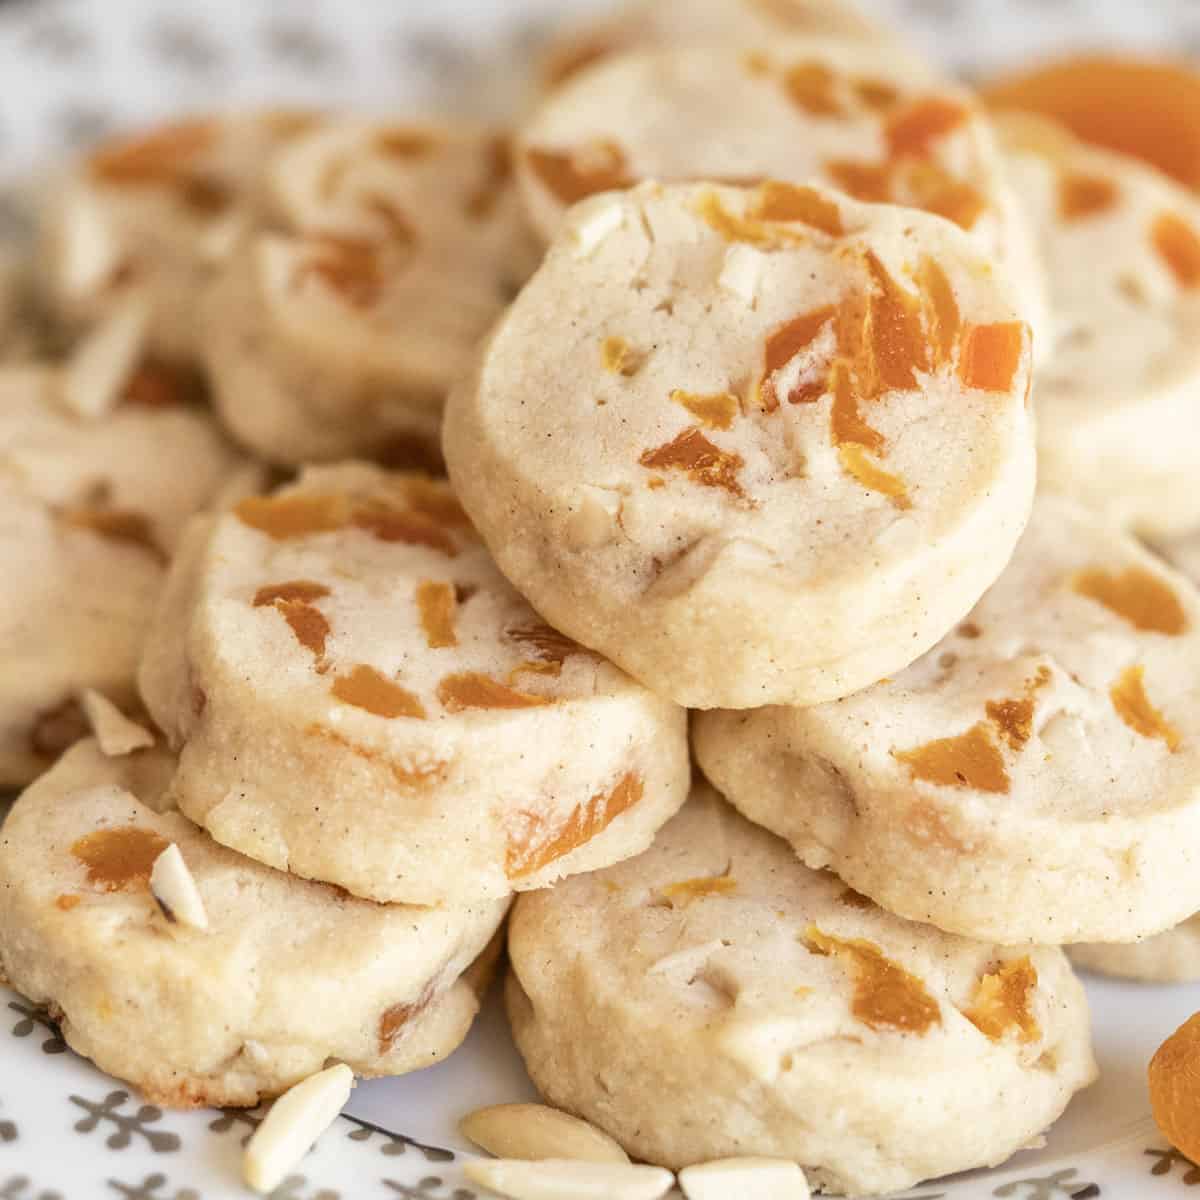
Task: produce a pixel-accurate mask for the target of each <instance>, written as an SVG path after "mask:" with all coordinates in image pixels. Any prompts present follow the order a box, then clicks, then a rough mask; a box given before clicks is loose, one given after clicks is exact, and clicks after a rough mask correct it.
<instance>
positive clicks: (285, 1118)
mask: <svg viewBox="0 0 1200 1200" xmlns="http://www.w3.org/2000/svg"><path fill="white" fill-rule="evenodd" d="M353 1087H354V1072H353V1071H351V1070H350V1068H349V1067H348V1066H346V1065H345V1063H338V1064H337V1066H335V1067H327V1068H326V1069H325V1070H324V1071H318V1072H317V1073H316V1074H315V1075H310V1076H309V1077H308V1078H307V1079H305V1080H302V1081H301V1082H300V1083H298V1084H296V1085H295V1086H294V1087H291V1088H289V1089H288V1090H287V1091H286V1092H284V1093H283V1095H282V1096H280V1097H279V1099H278V1100H276V1101H275V1103H274V1104H272V1105H271V1111H270V1112H269V1113H267V1115H266V1117H265V1118H264V1120H263V1122H262V1124H261V1125H260V1126H259V1127H258V1128H257V1129H256V1130H255V1131H254V1136H253V1137H252V1138H251V1139H250V1141H249V1143H248V1144H247V1146H246V1153H245V1155H244V1157H243V1159H242V1176H243V1178H244V1179H245V1180H246V1182H247V1183H248V1184H249V1185H250V1186H251V1187H252V1188H254V1190H255V1191H256V1192H262V1193H263V1194H266V1193H268V1192H273V1191H274V1190H275V1189H276V1188H277V1187H278V1186H279V1185H280V1184H281V1183H282V1182H283V1180H284V1178H285V1177H286V1176H287V1173H288V1172H289V1171H291V1170H292V1169H293V1168H294V1167H295V1166H296V1165H297V1164H298V1163H299V1162H300V1160H301V1159H302V1158H303V1157H304V1156H305V1155H306V1154H307V1153H308V1152H309V1150H311V1149H312V1147H313V1144H314V1143H315V1142H316V1140H317V1138H319V1137H320V1136H321V1134H323V1133H324V1132H325V1130H326V1129H328V1128H329V1126H330V1125H332V1124H333V1122H334V1121H335V1120H336V1119H337V1115H338V1113H340V1112H341V1111H342V1107H343V1105H345V1103H346V1101H347V1100H349V1099H350V1090H351V1089H352V1088H353Z"/></svg>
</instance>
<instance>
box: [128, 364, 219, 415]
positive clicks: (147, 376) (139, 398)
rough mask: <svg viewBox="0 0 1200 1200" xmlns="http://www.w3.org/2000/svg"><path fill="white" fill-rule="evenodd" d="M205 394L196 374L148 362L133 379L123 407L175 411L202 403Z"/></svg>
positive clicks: (171, 366) (134, 374)
mask: <svg viewBox="0 0 1200 1200" xmlns="http://www.w3.org/2000/svg"><path fill="white" fill-rule="evenodd" d="M203 391H204V383H203V380H202V379H201V378H200V376H199V375H198V374H197V373H196V372H193V371H187V370H184V369H182V368H180V367H177V366H175V365H173V364H172V363H167V362H163V361H162V360H161V359H157V358H148V359H145V360H143V361H142V362H141V363H139V364H138V366H137V368H136V369H135V370H134V372H133V374H132V375H130V377H129V382H128V383H127V384H126V385H125V391H124V392H123V393H122V394H121V403H122V404H132V405H135V406H136V407H139V408H173V407H174V406H175V405H178V404H190V403H192V402H193V401H196V400H199V399H200V397H201V396H202V395H203Z"/></svg>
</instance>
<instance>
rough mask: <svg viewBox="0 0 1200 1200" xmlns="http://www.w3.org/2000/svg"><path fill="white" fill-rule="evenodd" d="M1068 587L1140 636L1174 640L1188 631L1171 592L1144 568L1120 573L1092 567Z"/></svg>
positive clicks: (1176, 600) (1175, 598) (1179, 607)
mask: <svg viewBox="0 0 1200 1200" xmlns="http://www.w3.org/2000/svg"><path fill="white" fill-rule="evenodd" d="M1071 586H1072V587H1073V588H1074V589H1075V591H1077V592H1078V593H1079V594H1080V595H1081V596H1086V597H1087V598H1088V599H1089V600H1095V601H1096V603H1097V604H1103V605H1104V607H1105V608H1107V609H1108V610H1109V611H1110V612H1113V613H1116V615H1117V616H1118V617H1120V618H1121V619H1122V620H1124V621H1128V622H1129V624H1130V625H1132V626H1133V627H1134V629H1140V630H1141V631H1142V632H1143V633H1164V634H1167V635H1168V636H1170V637H1176V636H1178V635H1179V634H1181V633H1187V631H1188V619H1187V614H1186V613H1185V612H1184V610H1183V605H1182V604H1181V603H1180V601H1179V597H1178V596H1177V595H1176V594H1175V591H1174V589H1173V588H1172V587H1171V586H1170V585H1169V584H1167V583H1164V582H1163V580H1162V579H1160V578H1159V577H1158V576H1157V575H1155V574H1153V573H1151V572H1150V571H1147V570H1146V569H1145V568H1144V567H1126V568H1125V570H1124V571H1121V572H1119V573H1113V572H1111V571H1106V570H1104V568H1103V567H1092V568H1090V569H1089V570H1086V571H1080V572H1079V573H1078V574H1077V575H1075V577H1074V578H1073V579H1072V580H1071Z"/></svg>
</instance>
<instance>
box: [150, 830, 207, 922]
mask: <svg viewBox="0 0 1200 1200" xmlns="http://www.w3.org/2000/svg"><path fill="white" fill-rule="evenodd" d="M150 894H151V895H152V896H153V897H154V899H155V900H157V901H158V907H159V908H161V909H162V913H163V916H164V917H166V918H167V920H168V921H170V922H171V924H172V925H175V924H179V925H186V926H188V928H190V929H207V928H208V913H207V912H205V910H204V901H203V899H202V898H201V896H200V889H199V888H197V887H196V881H195V880H194V879H193V878H192V873H191V871H189V870H188V866H187V863H186V862H184V861H183V855H182V854H181V853H180V852H179V847H178V846H177V845H175V843H174V842H172V843H171V844H170V845H169V846H168V847H167V848H166V849H165V850H164V851H163V852H162V853H161V854H160V855H159V856H158V857H157V858H156V859H155V860H154V866H153V867H151V868H150Z"/></svg>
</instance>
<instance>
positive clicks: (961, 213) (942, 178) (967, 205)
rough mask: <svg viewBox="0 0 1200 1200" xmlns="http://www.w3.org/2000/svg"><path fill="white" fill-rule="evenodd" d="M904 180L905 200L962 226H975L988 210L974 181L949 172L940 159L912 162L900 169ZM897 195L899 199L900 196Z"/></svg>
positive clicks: (966, 227) (985, 200)
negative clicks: (902, 169)
mask: <svg viewBox="0 0 1200 1200" xmlns="http://www.w3.org/2000/svg"><path fill="white" fill-rule="evenodd" d="M903 181H904V185H905V189H906V191H907V199H906V200H905V201H904V203H907V204H911V205H913V206H914V207H916V208H920V209H924V210H925V212H931V213H934V214H935V215H936V216H939V217H945V218H946V220H947V221H953V222H954V223H955V225H957V226H959V227H960V228H961V229H974V228H975V226H976V224H977V223H978V221H979V218H980V217H981V216H983V214H984V213H985V212H987V209H988V200H987V197H986V196H985V195H984V194H983V193H982V192H981V191H980V190H979V189H978V188H977V187H975V185H974V184H972V183H968V182H967V181H966V180H965V179H958V178H956V177H955V176H954V175H951V174H950V172H949V171H947V170H946V168H945V167H943V166H941V164H940V163H936V162H933V161H931V160H923V161H921V162H916V163H913V164H911V165H910V166H909V167H908V168H907V169H906V170H905V171H904V172H903ZM893 191H895V188H893ZM896 199H897V201H898V202H899V200H900V197H899V196H898V195H897V196H896Z"/></svg>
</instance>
